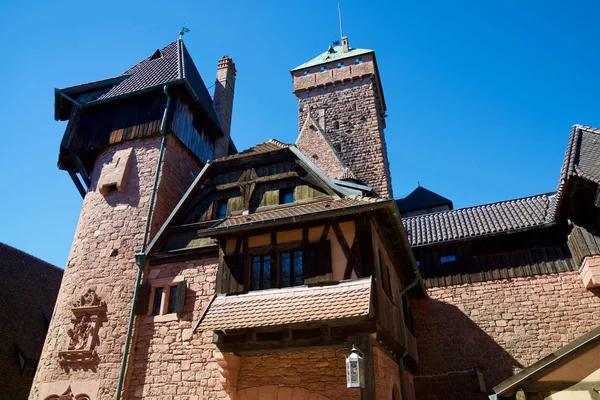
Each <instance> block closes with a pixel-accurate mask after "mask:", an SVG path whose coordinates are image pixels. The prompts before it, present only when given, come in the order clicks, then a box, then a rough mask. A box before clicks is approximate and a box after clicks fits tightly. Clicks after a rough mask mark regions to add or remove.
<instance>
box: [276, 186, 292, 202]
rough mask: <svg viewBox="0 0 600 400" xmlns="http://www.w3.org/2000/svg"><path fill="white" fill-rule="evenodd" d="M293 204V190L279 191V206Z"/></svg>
mask: <svg viewBox="0 0 600 400" xmlns="http://www.w3.org/2000/svg"><path fill="white" fill-rule="evenodd" d="M293 202H294V188H284V189H279V204H291V203H293Z"/></svg>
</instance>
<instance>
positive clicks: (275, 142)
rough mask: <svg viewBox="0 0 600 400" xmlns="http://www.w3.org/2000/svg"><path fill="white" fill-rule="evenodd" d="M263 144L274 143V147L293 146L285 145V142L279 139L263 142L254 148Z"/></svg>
mask: <svg viewBox="0 0 600 400" xmlns="http://www.w3.org/2000/svg"><path fill="white" fill-rule="evenodd" d="M263 143H273V144H274V145H277V146H279V147H290V146H293V144H288V143H284V142H282V141H279V140H277V139H269V140H267V141H265V142H262V143H259V144H257V145H255V146H254V147H256V146H259V145H261V144H263Z"/></svg>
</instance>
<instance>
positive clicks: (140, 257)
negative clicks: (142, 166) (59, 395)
mask: <svg viewBox="0 0 600 400" xmlns="http://www.w3.org/2000/svg"><path fill="white" fill-rule="evenodd" d="M168 89H169V84H167V85H164V87H163V92H164V93H165V96H167V104H166V105H165V111H164V113H163V119H162V123H161V125H160V133H161V135H162V141H161V143H160V153H159V155H158V163H157V166H156V174H155V175H154V184H153V185H152V193H151V194H150V203H149V204H148V215H147V217H146V226H145V227H144V235H143V237H142V246H141V250H140V253H137V254H136V255H135V263H136V265H137V267H138V270H137V276H136V278H135V287H134V289H133V300H132V302H131V310H130V312H129V322H128V324H127V334H126V335H125V345H124V346H123V358H122V359H121V368H120V369H119V378H118V381H117V391H116V393H115V400H120V399H121V392H122V390H123V382H124V381H125V372H126V370H127V357H128V355H129V346H130V345H131V337H132V336H133V321H134V319H135V305H136V303H137V298H138V289H139V287H140V283H141V281H142V273H143V272H144V267H145V265H146V261H147V258H146V255H145V253H144V249H145V248H146V241H147V237H148V233H149V230H150V220H151V219H152V211H153V208H154V200H155V197H156V188H157V186H158V180H159V178H160V170H161V166H162V162H163V157H164V154H165V147H166V139H167V136H166V131H165V127H166V126H167V116H168V114H169V106H170V105H171V96H169V91H168Z"/></svg>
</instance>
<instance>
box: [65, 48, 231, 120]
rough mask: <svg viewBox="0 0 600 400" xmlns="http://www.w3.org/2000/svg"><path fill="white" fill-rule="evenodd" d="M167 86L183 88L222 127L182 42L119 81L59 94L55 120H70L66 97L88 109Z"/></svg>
mask: <svg viewBox="0 0 600 400" xmlns="http://www.w3.org/2000/svg"><path fill="white" fill-rule="evenodd" d="M168 83H171V84H174V83H181V84H184V85H185V86H186V87H187V89H188V91H189V92H190V94H191V95H192V96H193V97H194V99H196V101H198V102H199V103H200V104H201V105H202V106H203V108H204V109H205V111H206V112H207V114H208V115H209V117H210V118H211V119H212V120H213V122H214V123H215V124H216V125H217V126H220V124H219V119H218V117H217V114H216V112H215V109H214V106H213V103H212V99H211V97H210V94H209V93H208V90H207V89H206V86H205V85H204V82H203V80H202V78H201V77H200V74H199V73H198V70H197V69H196V65H195V64H194V61H193V60H192V57H191V56H190V54H189V52H188V51H187V48H186V47H185V44H184V43H183V40H181V39H177V40H175V41H174V42H172V43H170V44H168V45H167V46H165V47H164V48H162V49H160V50H156V51H155V52H154V53H153V54H152V55H151V56H149V57H148V58H146V59H144V60H142V61H141V62H139V63H138V64H136V65H134V66H133V67H131V68H129V69H128V70H127V71H125V72H124V73H122V74H121V75H120V76H118V77H114V78H110V79H105V80H102V81H98V82H93V83H87V84H83V85H77V86H72V87H68V88H64V89H60V90H58V91H57V93H56V103H55V118H56V119H67V118H68V116H69V110H70V106H69V107H65V104H64V103H65V101H66V99H65V95H66V96H68V97H69V98H72V99H73V100H75V101H76V102H77V103H78V104H79V105H80V106H82V107H89V106H92V105H95V104H99V103H103V102H106V101H110V100H114V99H118V98H122V97H124V96H130V95H134V94H139V93H143V92H146V91H150V90H159V89H160V90H162V87H163V86H164V85H165V84H168Z"/></svg>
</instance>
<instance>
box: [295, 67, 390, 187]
mask: <svg viewBox="0 0 600 400" xmlns="http://www.w3.org/2000/svg"><path fill="white" fill-rule="evenodd" d="M297 96H298V106H299V110H300V111H299V115H298V123H299V125H298V128H299V130H300V129H302V125H303V124H304V121H305V120H306V117H307V116H306V113H307V110H308V109H313V108H314V110H315V111H316V109H321V108H325V131H326V132H327V135H328V138H329V139H330V140H331V142H332V143H333V144H334V145H336V144H341V146H342V151H341V156H342V159H343V160H344V163H346V165H347V166H348V167H350V169H352V171H353V172H354V173H355V174H356V175H357V176H358V177H359V178H361V179H363V180H364V181H365V183H366V184H367V185H369V186H371V187H373V188H374V189H375V190H376V191H377V193H379V195H381V196H383V197H390V198H391V197H393V195H392V178H391V175H390V169H389V162H388V155H387V149H386V144H385V137H384V134H383V127H382V126H380V124H379V120H378V118H377V113H378V110H377V106H376V104H375V88H374V85H373V82H372V81H371V80H369V79H364V80H356V81H353V82H351V83H343V84H339V85H331V86H327V87H323V88H320V89H314V90H309V91H305V92H300V93H298V94H297ZM307 107H308V108H307ZM313 115H316V112H314V113H313ZM335 121H338V122H339V126H340V127H339V129H334V122H335Z"/></svg>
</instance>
